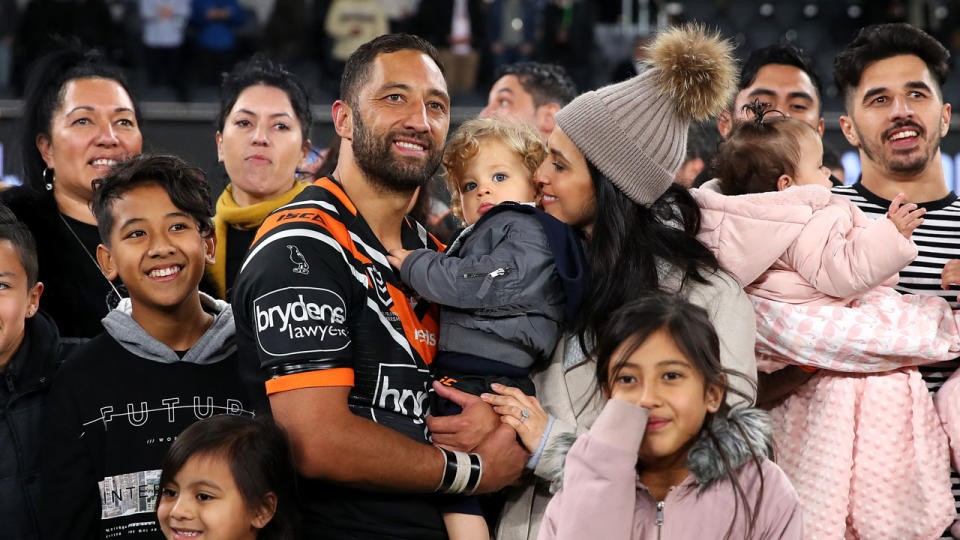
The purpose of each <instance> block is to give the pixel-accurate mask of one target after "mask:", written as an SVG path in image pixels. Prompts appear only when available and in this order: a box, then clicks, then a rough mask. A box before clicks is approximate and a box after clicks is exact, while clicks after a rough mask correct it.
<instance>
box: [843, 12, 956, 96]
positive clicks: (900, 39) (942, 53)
mask: <svg viewBox="0 0 960 540" xmlns="http://www.w3.org/2000/svg"><path fill="white" fill-rule="evenodd" d="M902 54H908V55H913V56H916V57H918V58H920V59H921V60H923V62H924V63H925V64H926V65H927V69H929V70H930V73H931V74H932V75H933V77H934V78H935V79H936V81H937V88H936V89H935V90H936V92H937V95H938V96H939V97H940V99H941V100H942V99H943V93H942V88H943V85H944V83H946V82H947V76H948V75H949V74H950V64H949V60H950V52H949V51H947V49H946V48H945V47H944V46H943V45H941V44H940V42H939V41H937V40H936V39H934V38H933V37H932V36H931V35H930V34H927V33H926V32H924V31H923V30H921V29H919V28H917V27H916V26H912V25H909V24H906V23H889V24H875V25H872V26H867V27H865V28H862V29H861V30H860V31H859V32H857V35H856V37H854V38H853V41H851V42H850V44H849V45H847V48H846V49H844V50H842V51H840V54H838V55H837V58H836V60H834V63H833V78H834V81H835V82H836V83H837V90H839V91H840V93H841V94H842V95H843V97H844V101H845V102H846V101H847V100H848V99H849V98H850V96H851V95H852V94H853V90H854V88H856V87H857V86H858V85H859V84H860V78H861V77H862V76H863V72H864V70H865V69H867V66H868V65H870V64H871V63H873V62H876V61H877V60H883V59H885V58H890V57H892V56H898V55H902Z"/></svg>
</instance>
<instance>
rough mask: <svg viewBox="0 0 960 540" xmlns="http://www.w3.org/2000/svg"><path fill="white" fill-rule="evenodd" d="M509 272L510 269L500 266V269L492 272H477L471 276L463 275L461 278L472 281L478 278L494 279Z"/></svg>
mask: <svg viewBox="0 0 960 540" xmlns="http://www.w3.org/2000/svg"><path fill="white" fill-rule="evenodd" d="M510 271H511V268H510V267H509V266H502V267H500V268H497V269H496V270H494V271H493V272H477V273H473V274H463V278H464V279H472V278H479V277H491V278H495V277H500V276H503V275H506V274H509V273H510Z"/></svg>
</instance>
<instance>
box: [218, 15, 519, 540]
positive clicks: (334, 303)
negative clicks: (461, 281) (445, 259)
mask: <svg viewBox="0 0 960 540" xmlns="http://www.w3.org/2000/svg"><path fill="white" fill-rule="evenodd" d="M340 92H341V97H342V99H341V100H338V101H337V102H336V103H334V105H333V111H332V112H333V120H334V125H335V128H336V131H337V134H338V135H340V136H341V137H342V143H341V147H340V157H339V161H338V164H337V168H336V170H335V171H334V173H333V176H332V177H330V178H321V179H319V180H317V181H316V182H315V183H314V184H313V185H311V186H309V187H307V188H306V189H305V190H304V191H303V192H302V193H301V194H300V195H299V196H297V197H296V198H295V199H294V200H293V201H292V202H291V203H290V204H288V205H286V206H284V207H282V208H280V209H278V210H277V211H276V212H275V213H274V214H272V215H271V216H270V217H268V219H267V220H266V221H265V222H264V224H263V226H262V227H261V228H260V230H259V231H258V232H257V237H256V239H255V240H254V243H253V244H252V246H251V248H250V251H249V253H248V254H247V258H246V260H245V261H244V263H243V267H242V269H241V271H240V275H239V277H238V278H237V284H236V286H235V290H234V309H235V311H236V317H237V335H238V341H239V342H240V348H241V350H243V351H244V352H245V353H246V354H247V355H248V356H247V357H246V359H247V361H249V362H256V363H259V365H260V367H261V369H262V370H263V372H264V373H265V376H266V378H267V381H266V387H267V394H268V395H269V397H270V405H271V407H272V410H273V413H274V415H275V417H276V418H277V420H278V421H279V422H280V423H281V424H282V425H283V427H284V428H285V429H286V431H287V433H288V434H289V436H290V439H291V442H292V446H293V451H294V457H295V460H296V464H297V467H298V469H299V472H300V475H301V477H302V478H301V484H300V486H299V491H300V509H301V514H302V517H303V525H304V526H303V529H304V531H303V532H304V537H305V538H350V539H374V538H411V539H412V538H416V539H433V538H436V539H440V538H445V536H446V535H445V532H444V531H443V525H442V521H441V518H440V514H439V511H438V509H437V505H436V502H435V499H434V498H433V497H434V496H433V495H430V494H431V493H432V492H435V491H445V492H464V491H469V490H470V489H472V488H473V487H477V491H479V492H486V491H493V490H496V489H499V488H501V487H504V486H505V485H507V484H509V483H511V482H512V481H514V480H516V479H517V478H518V477H519V474H520V471H521V470H522V468H523V465H524V463H525V462H526V459H527V457H528V456H527V454H526V452H525V451H524V450H523V449H522V448H521V447H520V446H519V445H518V444H517V442H516V437H515V433H514V432H513V431H512V430H511V429H510V428H509V427H508V426H505V425H501V424H500V423H499V418H498V416H497V415H496V413H494V412H493V411H492V410H491V409H490V408H489V407H488V406H487V405H486V404H485V403H483V402H482V401H480V400H479V398H471V400H469V401H467V400H466V399H467V398H463V399H462V400H461V401H463V403H462V405H463V406H464V413H463V414H462V415H460V421H461V422H463V423H464V424H468V425H472V426H473V427H474V430H475V431H480V432H482V433H484V434H485V435H486V434H487V433H489V434H488V435H486V436H485V437H483V438H482V440H481V442H479V445H477V444H476V443H474V444H471V445H468V446H469V447H468V448H461V449H462V450H468V451H473V452H475V453H476V454H477V455H479V457H480V460H481V461H482V475H481V476H479V486H475V480H476V477H475V476H474V475H473V471H474V470H476V472H479V467H477V468H476V469H474V468H473V459H474V456H468V455H467V454H456V455H455V454H453V453H452V452H451V453H446V452H444V451H441V450H440V449H438V448H437V447H435V446H433V445H432V444H430V442H431V439H430V432H429V431H428V430H427V425H426V422H427V416H428V414H429V402H430V400H429V398H428V396H427V393H428V391H429V390H430V387H431V384H432V379H431V377H430V373H429V366H430V363H431V362H432V359H433V356H434V354H435V352H436V344H437V323H436V315H437V309H436V306H432V305H430V304H429V303H427V302H425V301H420V300H419V299H418V298H416V297H415V296H414V293H413V292H412V291H410V290H408V289H406V288H405V287H404V286H403V284H402V283H401V282H400V280H399V278H398V277H397V276H396V275H395V273H394V271H393V270H392V268H391V267H390V265H389V264H388V263H387V261H386V258H385V256H386V254H387V252H388V250H390V249H416V248H424V247H426V248H432V249H437V248H438V244H437V242H436V241H435V240H434V239H433V238H432V237H430V236H429V235H428V234H427V233H426V231H425V230H424V229H423V228H422V227H421V226H420V225H419V224H417V223H416V222H415V221H412V220H410V219H408V218H406V217H405V213H406V209H407V208H408V207H409V205H410V201H411V199H412V198H413V196H414V195H415V193H416V190H417V188H419V187H420V186H422V185H423V184H424V183H425V182H426V181H427V180H428V179H429V178H430V177H431V176H432V174H433V173H434V171H435V170H436V169H437V167H438V165H439V162H440V157H441V155H442V153H443V146H444V141H445V139H446V135H447V130H448V128H449V123H450V113H449V111H450V98H449V95H448V93H447V85H446V81H445V80H444V76H443V71H442V68H441V64H440V61H439V60H438V58H437V52H436V50H435V49H434V48H433V47H432V46H431V45H430V44H428V43H427V42H425V41H423V40H422V39H420V38H417V37H414V36H409V35H396V34H395V35H387V36H381V37H379V38H376V39H374V40H373V41H370V42H368V43H366V44H364V45H362V46H361V47H360V48H359V49H358V50H357V51H356V52H355V53H354V54H353V55H352V56H351V57H350V59H349V60H348V61H347V65H346V67H345V70H344V76H343V80H342V81H341V88H340ZM435 440H438V439H435ZM474 440H476V437H475V439H474ZM448 442H452V441H448ZM474 447H475V448H474ZM451 456H453V459H451ZM461 458H462V459H463V460H466V461H462V460H461ZM464 467H465V468H464ZM462 471H466V472H465V473H464V475H463V476H462V477H461V475H460V473H461V472H462ZM466 488H470V489H466Z"/></svg>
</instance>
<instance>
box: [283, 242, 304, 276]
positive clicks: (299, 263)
mask: <svg viewBox="0 0 960 540" xmlns="http://www.w3.org/2000/svg"><path fill="white" fill-rule="evenodd" d="M287 249H289V250H290V261H291V262H292V263H293V264H294V267H293V272H294V273H295V274H302V275H304V276H305V275H307V274H309V273H310V265H309V264H308V263H307V258H306V257H304V256H303V253H301V252H300V248H298V247H297V246H295V245H293V244H287Z"/></svg>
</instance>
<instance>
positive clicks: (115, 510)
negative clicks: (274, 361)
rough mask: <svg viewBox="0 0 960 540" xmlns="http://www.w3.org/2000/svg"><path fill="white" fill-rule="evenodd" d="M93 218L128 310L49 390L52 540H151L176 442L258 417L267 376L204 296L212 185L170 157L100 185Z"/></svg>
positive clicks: (122, 167) (144, 161) (108, 271)
mask: <svg viewBox="0 0 960 540" xmlns="http://www.w3.org/2000/svg"><path fill="white" fill-rule="evenodd" d="M93 212H94V215H95V216H96V217H97V225H98V227H99V229H100V236H101V239H102V241H103V243H102V244H101V245H100V246H99V247H98V249H97V259H98V261H99V263H100V266H101V268H102V269H103V271H104V274H105V275H106V276H107V277H108V278H109V279H111V280H112V279H114V278H116V277H117V276H119V277H120V278H121V280H122V281H123V283H124V285H126V288H127V290H128V291H129V293H130V298H129V299H124V300H123V301H122V302H121V303H120V305H119V306H118V307H117V308H116V309H114V310H113V311H111V312H110V313H108V314H107V316H106V317H105V318H104V319H103V325H104V327H105V329H106V332H105V333H103V334H100V335H99V336H97V337H95V338H93V339H92V340H91V341H90V342H89V343H87V344H86V345H83V346H81V347H80V348H78V349H77V350H76V351H75V352H74V353H73V354H71V355H70V357H69V358H68V359H67V360H66V362H64V365H63V367H62V369H61V370H60V373H59V374H58V376H57V378H56V380H55V381H54V384H53V389H52V390H51V395H50V403H49V406H48V410H47V418H48V420H47V425H46V429H45V437H46V441H45V445H44V448H45V455H44V493H43V501H44V509H43V510H44V513H45V519H44V524H45V530H44V532H45V536H46V537H50V538H71V539H72V538H109V537H122V538H131V537H142V538H156V537H157V535H158V533H159V530H160V529H159V527H158V526H157V524H156V522H155V520H154V511H155V509H156V498H157V496H158V491H159V490H158V484H157V483H158V481H159V477H160V470H159V469H160V464H161V461H162V459H163V456H164V454H165V453H166V451H167V449H168V448H169V446H170V444H171V442H172V441H173V440H174V439H176V437H177V435H178V434H179V433H180V432H181V431H183V430H184V429H185V428H186V427H187V426H189V425H190V424H192V423H193V422H195V421H197V420H199V419H202V418H206V417H209V416H211V415H213V414H220V413H226V414H247V415H251V416H252V415H254V414H255V411H260V410H264V408H265V406H266V398H265V395H264V388H263V383H262V382H260V380H259V378H258V375H257V374H256V373H250V374H246V373H245V372H244V371H243V369H242V368H241V366H240V365H239V363H238V362H237V355H236V344H235V341H234V323H233V314H232V311H231V310H230V306H229V305H228V304H226V303H225V302H221V301H217V300H214V299H212V298H210V297H208V296H206V295H203V294H202V293H200V291H199V289H198V285H199V283H200V280H201V278H202V277H203V271H204V266H205V264H206V263H207V262H212V260H213V253H214V239H213V235H212V234H211V233H212V225H211V217H212V216H211V204H210V191H209V187H208V186H207V183H206V180H205V178H204V175H203V172H202V171H200V170H199V169H196V168H194V167H191V166H189V165H187V164H186V163H184V162H183V161H181V160H180V159H178V158H176V157H173V156H160V155H154V156H150V155H142V156H138V157H135V158H133V159H131V160H129V161H127V162H124V163H121V164H118V165H117V166H116V167H115V168H114V169H113V170H112V171H111V172H110V174H109V175H107V176H106V177H104V178H102V179H99V180H96V181H94V199H93ZM174 527H176V525H174Z"/></svg>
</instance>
